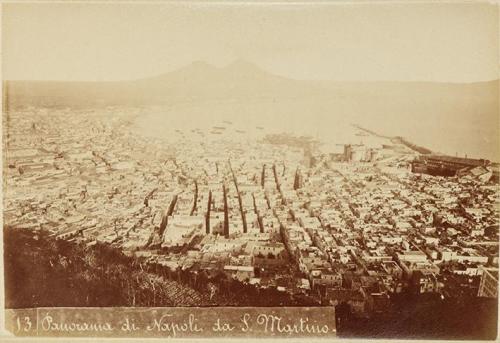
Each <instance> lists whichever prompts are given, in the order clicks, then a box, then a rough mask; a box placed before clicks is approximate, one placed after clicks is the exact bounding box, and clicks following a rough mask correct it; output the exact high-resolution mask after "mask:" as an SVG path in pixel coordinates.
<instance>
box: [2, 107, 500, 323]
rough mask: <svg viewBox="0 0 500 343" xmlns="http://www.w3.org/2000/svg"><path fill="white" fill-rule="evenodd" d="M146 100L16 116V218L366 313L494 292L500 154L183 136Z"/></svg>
mask: <svg viewBox="0 0 500 343" xmlns="http://www.w3.org/2000/svg"><path fill="white" fill-rule="evenodd" d="M141 111H142V109H141V108H136V109H134V110H131V109H127V110H126V111H125V110H122V109H120V108H116V107H108V108H107V109H105V110H99V111H91V110H80V112H78V111H75V110H69V109H50V110H49V109H36V110H35V109H33V108H27V109H17V110H11V111H10V112H9V113H8V114H7V115H4V123H3V124H4V125H3V127H4V142H5V148H6V150H5V152H6V153H5V155H4V156H5V158H4V226H6V227H11V228H15V227H18V228H22V229H25V230H32V231H34V232H36V231H38V230H44V231H47V232H49V233H50V235H51V236H53V237H54V238H56V239H59V240H66V241H73V242H78V243H81V244H85V245H86V246H92V245H95V244H107V245H109V246H111V247H115V248H117V249H119V250H120V251H122V252H123V253H125V254H126V255H128V256H134V257H137V258H139V259H141V260H143V261H146V262H147V264H149V265H161V266H163V267H167V268H169V270H172V271H176V270H182V271H185V272H189V273H195V274H196V273H201V272H203V273H204V274H205V275H208V276H214V275H217V274H220V273H224V274H225V275H226V276H227V277H229V278H232V279H235V280H238V281H239V282H241V283H242V284H247V285H253V286H254V287H256V288H259V289H275V290H277V291H279V292H282V293H286V294H289V295H292V296H300V295H302V296H307V297H309V298H311V299H315V301H317V302H318V304H322V305H339V304H348V305H349V308H350V311H352V312H353V313H355V314H356V315H358V316H362V317H363V316H369V315H370V314H371V313H376V312H380V311H384V309H386V308H387V306H388V303H389V301H390V298H391V297H392V296H394V295H397V294H399V293H402V292H407V293H411V294H414V295H424V294H435V295H438V296H440V297H442V298H447V297H454V296H457V295H458V294H462V295H464V296H465V295H467V296H473V297H476V296H477V297H492V298H495V297H498V225H499V223H498V218H499V212H498V211H499V206H498V205H499V195H500V193H499V190H498V183H497V182H498V170H497V165H496V164H494V163H491V162H489V161H485V160H474V159H465V158H455V157H449V156H438V155H433V154H431V152H430V151H422V150H421V149H422V148H420V147H418V146H415V145H413V144H411V143H409V142H406V141H404V139H401V138H400V137H399V138H397V139H394V138H390V137H379V138H380V140H381V144H380V145H379V146H378V147H368V146H365V145H363V144H344V145H338V146H337V147H336V148H334V149H333V150H332V149H330V150H328V152H325V150H324V149H321V142H318V141H316V140H315V139H313V138H311V137H304V136H301V137H296V136H293V135H290V134H274V135H269V134H268V135H263V138H262V139H250V138H248V136H246V133H245V132H244V131H240V130H235V129H234V128H233V127H232V122H230V121H226V122H223V123H218V124H217V125H219V126H214V127H213V128H211V129H208V130H205V131H203V130H201V129H193V130H191V131H189V132H181V131H178V132H174V131H172V132H171V133H169V135H172V136H174V137H175V142H176V143H175V144H173V143H167V142H165V141H162V140H161V139H157V138H148V137H145V136H142V135H140V134H138V133H137V132H135V131H134V129H133V126H134V118H135V117H136V116H139V115H140V114H141ZM256 129H257V130H264V128H260V127H258V128H256ZM355 130H356V132H357V133H356V136H358V137H359V138H364V137H367V138H368V136H376V135H377V134H376V133H374V132H371V131H370V130H368V129H364V128H361V127H356V128H355ZM353 143H354V142H353ZM431 174H432V175H431ZM215 292H217V291H216V288H210V287H208V288H207V290H206V293H207V294H209V295H210V297H211V296H212V295H213V294H214V293H215Z"/></svg>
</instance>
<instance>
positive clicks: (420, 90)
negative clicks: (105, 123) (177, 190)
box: [3, 60, 498, 107]
mask: <svg viewBox="0 0 500 343" xmlns="http://www.w3.org/2000/svg"><path fill="white" fill-rule="evenodd" d="M3 88H4V90H3V93H4V100H5V101H6V102H8V104H9V106H13V107H17V106H23V105H34V106H64V107H66V106H96V105H148V104H171V103H175V102H176V101H183V100H184V101H185V100H190V101H191V100H193V99H198V100H200V101H201V100H211V99H220V98H222V99H231V98H235V99H241V98H246V99H250V98H252V97H269V98H290V97H315V98H317V97H325V96H326V97H328V96H334V97H335V96H337V95H339V94H338V92H341V93H345V92H347V94H341V95H342V96H363V97H371V96H382V97H385V96H390V95H391V94H392V95H405V94H406V93H408V92H412V93H414V94H415V95H417V96H426V97H428V96H432V94H433V93H434V94H435V92H441V91H443V90H445V89H446V90H448V91H451V92H453V93H457V95H459V93H461V92H468V93H471V94H470V95H471V96H483V95H484V96H489V97H490V98H491V97H492V95H493V97H494V94H495V92H496V91H498V80H496V81H490V82H479V83H471V84H452V83H433V82H397V81H396V82H391V81H382V82H339V81H312V80H294V79H289V78H286V77H282V76H277V75H274V74H270V73H268V72H266V71H264V70H262V69H260V68H259V67H258V66H256V65H254V64H252V63H250V62H246V61H243V60H237V61H235V62H233V63H231V64H229V65H227V66H225V67H222V68H218V67H215V66H212V65H210V64H208V63H205V62H201V61H197V62H193V63H191V64H189V65H187V66H185V67H182V68H180V69H177V70H175V71H171V72H168V73H164V74H161V75H158V76H154V77H148V78H142V79H137V80H132V81H104V82H92V81H69V82H67V81H4V87H3ZM496 94H498V92H496ZM435 95H436V96H437V97H439V94H435Z"/></svg>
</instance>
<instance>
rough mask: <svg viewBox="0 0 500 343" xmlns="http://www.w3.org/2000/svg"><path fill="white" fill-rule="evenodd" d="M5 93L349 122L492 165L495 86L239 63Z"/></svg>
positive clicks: (324, 127) (323, 126)
mask: <svg viewBox="0 0 500 343" xmlns="http://www.w3.org/2000/svg"><path fill="white" fill-rule="evenodd" d="M3 95H4V110H5V109H14V108H17V107H22V106H29V105H31V106H35V107H36V106H44V107H70V108H99V107H101V106H145V105H146V106H147V105H160V106H166V107H167V108H170V109H172V108H174V107H175V113H173V114H172V115H174V117H173V118H175V116H179V117H180V118H187V116H186V115H187V113H188V112H189V116H190V117H189V118H191V119H190V120H197V119H193V118H199V116H209V117H213V118H216V117H217V116H220V115H222V116H224V117H226V118H227V117H230V118H237V117H239V118H242V119H244V118H249V117H252V119H255V121H256V122H266V123H267V124H266V125H273V126H275V127H278V128H281V127H280V125H284V124H287V125H288V126H287V128H288V129H289V130H295V129H297V128H304V127H307V128H308V130H309V132H314V133H316V132H317V131H318V130H319V131H321V133H322V134H323V135H328V134H329V130H330V128H333V127H334V126H335V124H336V123H338V122H341V121H348V122H351V123H358V124H361V125H363V126H364V127H368V128H370V129H372V130H374V131H377V132H380V133H381V134H384V135H388V136H403V137H406V138H408V139H409V140H410V141H412V142H415V143H416V144H418V145H421V146H424V147H427V148H429V149H431V150H434V151H441V152H446V153H448V154H452V155H455V153H459V154H461V155H462V156H463V154H468V155H469V156H470V157H477V158H489V159H493V160H497V159H498V157H497V156H499V154H500V151H499V146H500V141H499V126H500V124H499V100H498V97H499V81H498V80H495V81H490V82H478V83H467V84H466V83H464V84H455V83H433V82H391V81H383V82H338V81H312V80H310V81H303V80H294V79H289V78H286V77H282V76H277V75H273V74H270V73H268V72H266V71H264V70H262V69H260V68H259V67H257V66H255V65H253V64H252V63H249V62H245V61H236V62H234V63H232V64H230V65H228V66H225V67H222V68H218V67H215V66H212V65H210V64H207V63H205V62H193V63H191V64H189V65H187V66H185V67H183V68H180V69H178V70H175V71H172V72H169V73H165V74H161V75H158V76H155V77H148V78H143V79H138V80H133V81H119V82H118V81H116V82H115V81H113V82H61V81H4V91H3ZM165 113H166V112H165ZM171 118H172V117H171ZM270 119H271V120H270ZM170 120H171V119H170ZM184 120H187V119H184ZM291 123H292V124H293V125H290V124H291ZM285 126H286V125H285ZM285 126H283V130H285ZM332 134H333V131H332Z"/></svg>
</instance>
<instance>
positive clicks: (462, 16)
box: [2, 3, 499, 82]
mask: <svg viewBox="0 0 500 343" xmlns="http://www.w3.org/2000/svg"><path fill="white" fill-rule="evenodd" d="M2 13H3V14H2V31H3V32H2V50H3V59H2V62H3V64H2V68H3V78H4V79H50V80H119V79H134V78H141V77H145V76H150V75H156V74H160V73H163V72H167V71H171V70H174V69H177V68H179V67H181V66H184V65H186V64H189V63H191V62H192V61H198V60H202V61H206V62H208V63H211V64H214V65H217V66H223V65H225V64H228V63H230V62H231V61H233V60H235V59H245V60H248V61H251V62H253V63H255V64H257V65H259V66H260V67H262V68H263V69H265V70H268V71H270V72H273V73H275V74H280V75H285V76H289V77H293V78H297V79H333V80H400V81H414V80H423V81H443V82H447V81H451V82H475V81H484V80H492V79H496V78H498V68H499V62H498V56H499V46H498V45H499V22H498V18H499V10H498V5H491V4H487V3H482V4H481V3H475V4H471V3H462V4H459V3H441V4H436V3H411V4H408V3H407V4H396V3H383V4H382V3H379V4H368V3H356V4H347V5H346V4H342V3H337V4H315V5H307V6H304V5H300V4H293V5H291V4H288V5H278V4H273V5H269V4H268V5H263V4H247V5H245V4H238V5H234V4H233V5H230V4H219V5H214V4H212V5H208V4H200V3H189V4H188V3H184V4H180V3H170V4H152V3H149V4H148V3H143V4H130V3H129V4H123V3H122V4H117V3H114V4H82V3H73V4H61V3H59V4H54V3H53V4H50V3H45V4H19V3H18V4H4V5H3V11H2Z"/></svg>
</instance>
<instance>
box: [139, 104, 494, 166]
mask: <svg viewBox="0 0 500 343" xmlns="http://www.w3.org/2000/svg"><path fill="white" fill-rule="evenodd" d="M315 106H316V107H313V108H311V110H310V111H308V108H306V107H304V105H303V104H302V103H299V102H297V106H294V103H293V101H291V102H289V103H287V104H286V105H280V104H275V103H273V104H271V105H270V104H269V103H266V102H263V103H252V104H250V105H249V104H239V103H237V102H231V101H228V102H217V103H210V104H207V103H204V104H193V103H191V104H179V105H175V106H162V107H152V108H148V109H147V110H146V111H144V113H143V114H142V115H141V116H139V117H137V118H136V121H135V128H136V130H138V132H140V133H141V134H142V135H145V136H148V137H155V138H163V139H166V140H169V141H176V140H178V139H179V138H180V137H181V136H183V137H184V138H188V139H193V140H206V141H210V140H212V139H220V138H224V139H230V140H243V141H246V140H254V139H260V138H262V137H264V136H265V135H266V134H276V133H290V134H294V135H298V136H300V135H306V136H311V137H313V138H315V139H317V140H319V141H321V142H322V143H323V144H322V148H323V149H324V150H325V151H340V150H341V149H342V145H343V144H365V145H367V146H371V147H380V145H381V144H386V143H389V141H388V140H387V139H380V138H378V137H374V136H366V135H363V134H360V130H359V129H357V128H355V127H354V126H353V124H358V125H360V126H362V127H365V128H367V129H370V130H372V131H375V132H377V133H379V134H381V135H386V136H403V137H405V138H406V139H408V140H409V141H411V142H413V143H414V144H417V145H420V146H423V147H426V148H428V149H431V150H432V151H434V152H436V153H443V154H448V155H452V156H455V155H456V156H461V157H464V156H467V157H471V158H486V159H490V160H492V161H498V160H499V158H498V155H499V128H498V126H495V125H486V124H485V123H481V122H480V121H476V122H473V123H463V122H460V121H438V120H432V119H431V120H429V119H428V118H427V119H426V118H424V117H425V116H421V117H420V116H410V117H408V116H402V115H397V114H387V115H385V116H382V117H381V116H380V115H378V116H370V115H362V114H359V113H354V114H352V113H345V112H335V111H334V110H325V109H324V108H319V110H318V106H324V105H315ZM216 132H219V133H216ZM389 144H390V143H389Z"/></svg>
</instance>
